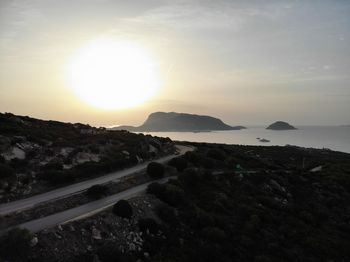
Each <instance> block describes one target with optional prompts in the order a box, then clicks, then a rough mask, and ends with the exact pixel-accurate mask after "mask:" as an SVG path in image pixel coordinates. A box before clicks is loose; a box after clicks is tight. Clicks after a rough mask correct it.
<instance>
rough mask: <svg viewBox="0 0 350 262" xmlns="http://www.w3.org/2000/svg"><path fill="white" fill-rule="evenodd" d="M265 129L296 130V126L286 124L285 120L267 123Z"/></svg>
mask: <svg viewBox="0 0 350 262" xmlns="http://www.w3.org/2000/svg"><path fill="white" fill-rule="evenodd" d="M266 129H270V130H296V129H297V128H295V127H294V126H292V125H290V124H288V123H287V122H283V121H277V122H275V123H273V124H271V125H269V126H268V127H267V128H266Z"/></svg>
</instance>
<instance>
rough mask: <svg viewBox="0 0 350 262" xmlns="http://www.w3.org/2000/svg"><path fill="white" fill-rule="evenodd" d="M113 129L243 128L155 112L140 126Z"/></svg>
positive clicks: (204, 118)
mask: <svg viewBox="0 0 350 262" xmlns="http://www.w3.org/2000/svg"><path fill="white" fill-rule="evenodd" d="M113 129H114V130H128V131H134V132H204V131H214V130H240V129H245V127H244V126H230V125H227V124H225V123H224V122H223V121H222V120H220V119H218V118H215V117H211V116H205V115H194V114H187V113H176V112H169V113H166V112H156V113H152V114H150V115H149V116H148V118H147V120H146V121H145V122H144V123H143V124H142V125H141V126H138V127H134V126H118V127H114V128H113Z"/></svg>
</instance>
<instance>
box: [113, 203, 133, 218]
mask: <svg viewBox="0 0 350 262" xmlns="http://www.w3.org/2000/svg"><path fill="white" fill-rule="evenodd" d="M113 213H114V214H116V215H117V216H120V217H123V218H128V219H130V218H131V217H132V215H133V210H132V206H131V205H130V204H129V202H128V201H127V200H124V199H122V200H119V201H118V202H117V203H116V204H114V206H113Z"/></svg>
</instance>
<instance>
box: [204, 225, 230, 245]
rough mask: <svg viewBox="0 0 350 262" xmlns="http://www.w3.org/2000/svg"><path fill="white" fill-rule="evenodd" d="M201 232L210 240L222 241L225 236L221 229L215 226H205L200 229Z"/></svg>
mask: <svg viewBox="0 0 350 262" xmlns="http://www.w3.org/2000/svg"><path fill="white" fill-rule="evenodd" d="M202 234H203V236H204V237H205V238H207V239H209V240H210V241H212V242H222V241H224V240H225V238H226V234H225V232H224V231H223V230H221V229H220V228H217V227H207V228H204V229H203V230H202Z"/></svg>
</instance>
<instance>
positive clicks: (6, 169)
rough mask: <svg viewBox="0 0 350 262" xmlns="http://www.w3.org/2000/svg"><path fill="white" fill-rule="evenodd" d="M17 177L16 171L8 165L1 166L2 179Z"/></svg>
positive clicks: (0, 177)
mask: <svg viewBox="0 0 350 262" xmlns="http://www.w3.org/2000/svg"><path fill="white" fill-rule="evenodd" d="M14 175H15V171H14V169H13V168H11V167H10V166H8V165H5V164H0V179H4V178H8V177H12V176H14Z"/></svg>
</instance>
